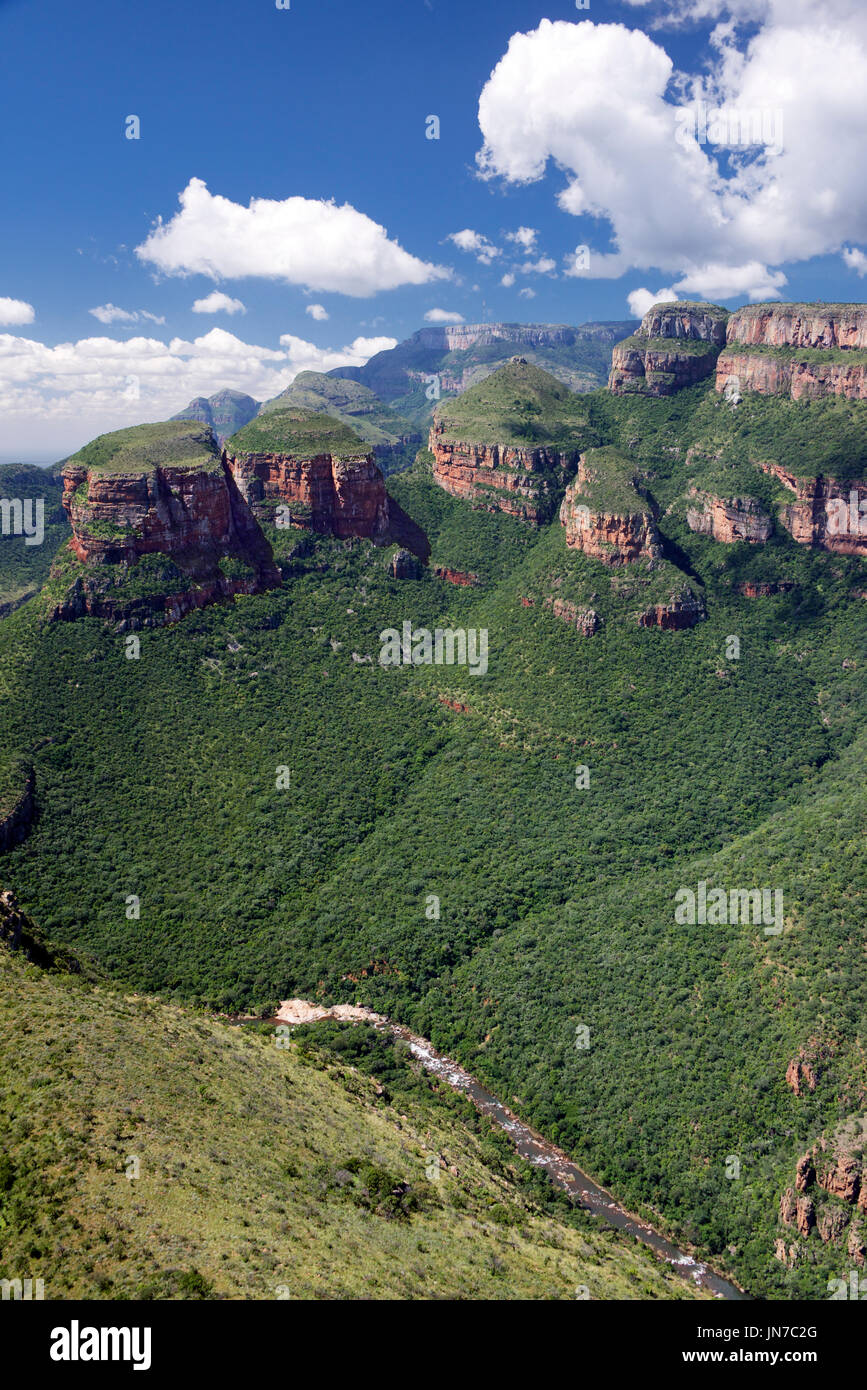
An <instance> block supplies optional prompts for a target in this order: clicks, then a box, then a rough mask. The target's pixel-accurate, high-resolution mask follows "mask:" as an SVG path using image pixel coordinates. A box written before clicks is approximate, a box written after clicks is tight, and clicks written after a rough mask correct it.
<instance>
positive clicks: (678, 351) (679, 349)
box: [617, 333, 720, 357]
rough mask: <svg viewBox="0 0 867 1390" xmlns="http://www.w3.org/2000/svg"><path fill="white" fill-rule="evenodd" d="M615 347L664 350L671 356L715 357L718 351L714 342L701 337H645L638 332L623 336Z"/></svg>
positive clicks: (636, 349)
mask: <svg viewBox="0 0 867 1390" xmlns="http://www.w3.org/2000/svg"><path fill="white" fill-rule="evenodd" d="M617 347H618V348H624V349H627V350H628V349H634V350H635V351H636V352H665V353H668V354H669V355H670V356H672V357H675V356H678V357H716V356H717V355H718V354H719V351H720V349H719V348H718V347H717V345H716V343H708V342H705V340H704V339H703V338H645V337H642V335H641V334H640V333H635V334H633V336H632V337H631V338H624V339H623V342H622V343H618V344H617Z"/></svg>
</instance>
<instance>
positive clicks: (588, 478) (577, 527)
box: [560, 449, 660, 565]
mask: <svg viewBox="0 0 867 1390" xmlns="http://www.w3.org/2000/svg"><path fill="white" fill-rule="evenodd" d="M631 473H632V470H631V466H630V464H629V461H628V460H627V459H625V458H624V457H623V455H621V454H619V453H618V452H617V451H616V450H614V449H593V450H590V451H588V452H587V453H585V454H581V455H580V457H579V460H578V472H577V475H576V477H575V480H574V482H572V483H570V485H569V487H568V488H567V489H566V495H565V497H564V498H563V502H562V505H561V507H560V520H561V522H562V523H563V525H564V526H565V528H566V545H567V546H569V547H571V548H573V549H576V550H582V551H583V552H584V554H585V555H590V556H591V557H592V558H593V559H595V560H601V561H602V563H603V564H606V565H624V564H629V563H631V562H632V561H633V560H639V559H643V560H655V559H658V557H659V555H660V542H659V532H658V531H657V529H656V523H655V522H654V520H653V516H652V513H651V510H650V507H649V505H648V504H647V503H646V502H645V501H644V500H643V499H642V498H641V496H640V495H639V493H638V492H637V491H636V490H635V488H634V487H633V486H632V481H631Z"/></svg>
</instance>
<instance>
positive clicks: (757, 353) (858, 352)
mask: <svg viewBox="0 0 867 1390" xmlns="http://www.w3.org/2000/svg"><path fill="white" fill-rule="evenodd" d="M726 351H727V352H731V353H737V354H738V355H743V356H746V357H776V358H779V359H780V360H781V361H783V362H804V363H806V364H807V365H808V366H813V365H815V364H819V363H825V362H835V363H838V362H845V363H846V364H847V366H850V367H863V366H864V363H865V362H867V349H865V348H825V347H822V348H810V347H790V346H788V344H785V343H781V344H778V345H777V344H769V343H737V342H735V343H729V345H728V347H727V348H726Z"/></svg>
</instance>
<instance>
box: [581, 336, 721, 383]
mask: <svg viewBox="0 0 867 1390" xmlns="http://www.w3.org/2000/svg"><path fill="white" fill-rule="evenodd" d="M717 355H718V348H716V347H715V346H713V345H708V350H707V352H700V353H699V352H683V351H678V348H677V344H676V343H675V342H672V345H671V347H670V348H647V349H641V348H639V347H637V346H630V347H621V346H619V345H618V346H616V347H614V348H613V349H612V353H611V371H610V374H609V377H608V389H609V391H613V393H614V395H615V396H626V395H631V394H632V393H633V392H638V393H639V394H641V395H644V396H673V395H674V393H675V392H676V391H681V390H683V388H684V387H685V386H693V385H694V384H695V383H696V382H697V381H703V380H704V378H705V377H707V376H710V374H711V372H712V371H713V369H714V367H715V366H716V361H717Z"/></svg>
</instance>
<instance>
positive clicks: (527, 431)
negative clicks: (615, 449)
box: [435, 358, 595, 450]
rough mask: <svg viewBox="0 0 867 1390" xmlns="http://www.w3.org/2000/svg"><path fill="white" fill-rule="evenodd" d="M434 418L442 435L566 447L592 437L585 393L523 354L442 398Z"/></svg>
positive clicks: (469, 439) (446, 438) (570, 447)
mask: <svg viewBox="0 0 867 1390" xmlns="http://www.w3.org/2000/svg"><path fill="white" fill-rule="evenodd" d="M435 419H436V420H437V422H438V423H440V424H442V425H443V426H444V431H443V436H442V437H443V439H444V440H460V441H463V442H467V443H491V444H524V445H543V444H548V445H552V446H554V447H557V448H560V449H567V450H568V449H576V448H581V447H584V446H585V445H586V443H587V442H588V419H587V411H586V408H585V407H584V404H583V402H582V400H581V398H580V397H579V396H577V395H576V394H575V393H574V392H572V391H570V390H569V389H568V388H567V387H565V386H563V385H562V384H561V383H560V382H559V381H557V379H556V377H553V376H551V374H550V372H545V371H542V370H541V369H540V368H539V367H534V366H532V365H531V364H530V363H529V362H526V361H524V360H522V359H520V358H517V359H514V360H513V361H511V362H507V363H506V364H505V366H503V367H500V368H499V369H498V370H497V371H496V372H494V373H493V374H492V375H491V376H489V377H486V378H485V380H484V381H483V382H481V383H480V384H479V385H478V386H472V387H470V389H469V390H468V391H464V393H463V394H462V395H461V396H459V397H458V398H457V399H456V400H454V401H442V402H440V405H439V406H438V407H437V410H436V415H435ZM593 442H595V440H593Z"/></svg>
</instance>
